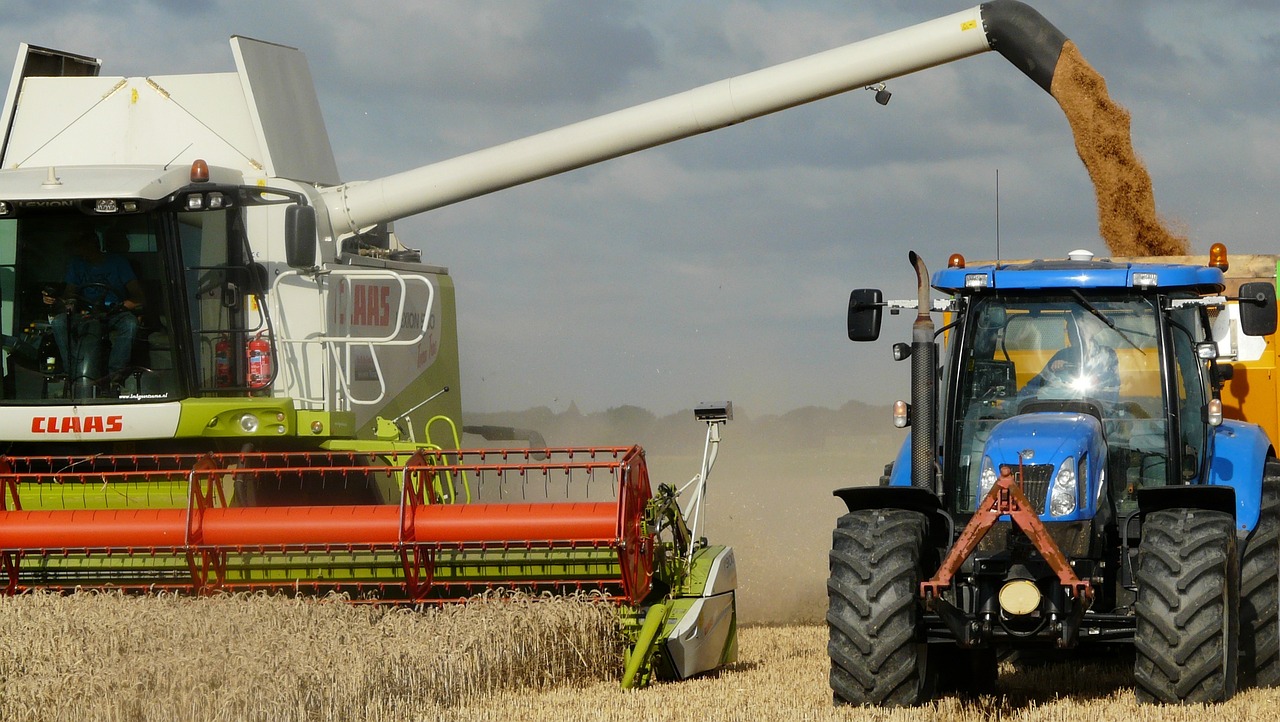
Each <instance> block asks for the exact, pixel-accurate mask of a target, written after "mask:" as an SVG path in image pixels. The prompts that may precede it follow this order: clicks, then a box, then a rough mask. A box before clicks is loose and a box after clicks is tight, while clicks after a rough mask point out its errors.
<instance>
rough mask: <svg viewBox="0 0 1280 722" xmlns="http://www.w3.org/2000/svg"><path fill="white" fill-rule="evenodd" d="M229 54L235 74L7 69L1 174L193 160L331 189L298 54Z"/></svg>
mask: <svg viewBox="0 0 1280 722" xmlns="http://www.w3.org/2000/svg"><path fill="white" fill-rule="evenodd" d="M231 49H232V53H233V55H234V56H235V63H236V72H234V73H201V74H196V75H154V76H147V77H134V78H123V77H97V76H95V75H92V74H86V73H80V74H79V77H73V76H54V75H52V74H46V75H32V74H30V73H28V74H27V75H25V76H23V75H21V72H20V71H15V78H20V79H21V83H20V84H18V83H13V84H12V85H13V86H17V91H16V94H15V92H14V90H13V87H11V88H10V96H11V97H10V104H9V106H8V109H9V111H10V113H11V121H10V123H9V125H8V128H9V135H8V137H7V139H6V142H5V147H4V155H3V159H2V162H3V167H4V168H5V169H13V168H32V167H48V166H53V167H55V168H61V167H66V166H87V165H97V166H123V165H138V166H143V165H149V166H162V167H181V166H188V167H189V166H190V165H191V162H192V161H193V160H195V159H197V158H202V159H204V160H205V161H207V162H208V163H209V165H211V166H221V167H224V168H230V169H234V170H237V171H239V172H240V173H242V174H243V175H244V177H246V178H261V177H266V178H289V179H292V180H297V181H301V182H307V183H316V184H321V185H326V184H332V183H336V182H338V171H337V164H336V163H335V162H334V159H333V151H332V149H331V148H330V145H329V138H328V134H327V133H326V131H325V127H324V120H323V119H322V118H321V117H320V104H319V102H318V101H317V100H316V94H315V88H314V87H313V85H312V81H311V71H310V70H309V68H308V66H307V61H306V58H305V57H304V56H303V54H302V53H301V51H298V50H296V49H294V48H289V47H285V46H283V45H274V44H271V43H264V42H260V41H257V40H251V39H249V38H240V37H233V38H232V39H231ZM25 50H27V48H25V47H24V51H25ZM49 52H55V53H56V51H49ZM63 56H66V54H63ZM23 58H24V55H23V54H21V53H20V55H19V64H20V65H22V64H24V61H23ZM95 62H96V61H95ZM95 68H96V66H95Z"/></svg>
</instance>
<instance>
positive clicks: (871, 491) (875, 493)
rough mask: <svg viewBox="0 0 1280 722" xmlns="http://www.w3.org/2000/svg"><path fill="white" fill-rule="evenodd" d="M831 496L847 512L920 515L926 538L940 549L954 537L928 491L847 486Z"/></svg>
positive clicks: (951, 524)
mask: <svg viewBox="0 0 1280 722" xmlns="http://www.w3.org/2000/svg"><path fill="white" fill-rule="evenodd" d="M908 448H910V447H908ZM896 466H897V465H896V464H895V467H896ZM832 494H833V495H835V496H837V497H839V498H840V500H841V501H843V502H844V505H845V506H846V507H848V509H849V511H851V512H853V511H862V510H865V509H903V510H905V511H914V512H918V513H920V514H923V515H924V517H925V519H927V520H928V522H929V538H930V540H931V541H932V542H933V545H934V546H935V547H938V548H940V549H945V548H946V547H948V546H950V545H951V540H952V538H954V535H955V534H954V532H955V524H954V522H952V520H951V516H950V515H949V514H947V512H946V511H944V510H943V508H942V502H941V501H939V499H938V496H937V494H934V493H933V492H932V491H930V490H928V489H921V488H919V487H915V486H851V487H845V488H843V489H836V490H835V491H834V492H832Z"/></svg>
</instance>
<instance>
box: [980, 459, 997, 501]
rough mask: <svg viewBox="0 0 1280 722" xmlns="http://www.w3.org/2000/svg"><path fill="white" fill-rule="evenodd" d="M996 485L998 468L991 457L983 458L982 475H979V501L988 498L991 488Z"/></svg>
mask: <svg viewBox="0 0 1280 722" xmlns="http://www.w3.org/2000/svg"><path fill="white" fill-rule="evenodd" d="M995 485H996V467H995V464H992V463H991V457H990V456H983V457H982V473H981V474H979V475H978V501H982V500H983V499H985V498H987V494H990V493H991V487H993V486H995Z"/></svg>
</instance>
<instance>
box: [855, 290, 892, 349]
mask: <svg viewBox="0 0 1280 722" xmlns="http://www.w3.org/2000/svg"><path fill="white" fill-rule="evenodd" d="M883 308H884V294H882V293H881V292H880V289H878V288H859V289H858V290H856V291H854V292H852V293H850V294H849V340H850V341H875V340H876V339H878V338H880V314H881V309H883Z"/></svg>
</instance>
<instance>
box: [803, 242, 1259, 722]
mask: <svg viewBox="0 0 1280 722" xmlns="http://www.w3.org/2000/svg"><path fill="white" fill-rule="evenodd" d="M911 261H912V264H913V265H914V266H915V270H916V274H917V279H918V285H919V293H918V296H919V297H918V299H916V300H915V301H900V302H894V301H890V302H886V301H884V300H883V297H882V294H881V292H880V291H879V290H874V289H862V290H857V291H854V292H853V293H852V294H851V297H850V304H849V337H850V338H851V339H852V340H855V341H873V340H876V339H877V338H878V336H879V332H880V322H881V316H882V313H883V311H884V309H886V308H887V309H889V311H890V313H896V312H897V311H899V310H900V309H904V308H914V309H916V311H917V316H916V321H915V323H914V325H913V329H912V341H911V343H910V344H906V343H899V344H895V345H894V347H893V351H894V357H895V359H897V360H903V359H907V358H909V359H910V360H911V375H912V392H911V403H910V404H908V403H906V402H903V401H899V402H897V404H895V407H894V417H895V423H896V424H897V425H898V426H904V427H905V426H909V427H910V431H909V435H908V437H907V439H906V441H905V443H904V445H903V447H902V450H901V451H900V452H899V454H898V456H897V458H896V460H895V461H894V462H893V463H892V464H890V465H888V466H887V467H886V471H885V475H884V477H883V478H881V480H880V484H879V485H878V486H859V487H852V488H846V489H840V490H838V491H836V492H835V494H836V496H838V497H840V499H842V500H843V501H844V502H845V504H846V505H847V507H848V513H846V514H844V515H843V516H842V517H841V518H840V519H839V522H838V524H837V526H836V528H835V531H834V533H833V543H832V549H831V553H830V578H829V581H828V595H829V609H828V613H827V622H828V626H829V630H830V641H829V645H828V650H829V654H830V657H831V675H830V681H831V688H832V691H833V693H834V699H835V702H836V703H837V704H841V703H845V704H872V705H888V706H893V705H912V704H919V703H921V702H923V701H926V700H928V699H930V698H932V697H933V696H935V695H938V694H941V693H944V692H946V691H949V690H960V691H970V692H981V691H986V690H991V689H992V688H993V687H994V686H995V685H996V683H997V664H998V660H1000V659H1002V658H1004V657H1006V656H1007V654H1008V653H1009V652H1015V651H1016V652H1019V653H1022V654H1025V655H1026V656H1032V655H1035V654H1036V653H1037V650H1039V651H1052V653H1053V654H1064V653H1069V652H1063V651H1062V650H1079V651H1082V652H1083V651H1086V650H1088V649H1089V648H1092V649H1095V650H1105V649H1106V646H1107V645H1132V646H1133V650H1134V659H1135V663H1134V678H1135V689H1136V695H1137V697H1138V699H1139V700H1140V701H1143V702H1156V703H1161V702H1175V703H1176V702H1214V701H1221V700H1225V699H1228V698H1229V697H1231V696H1232V694H1233V693H1234V692H1235V690H1236V688H1237V685H1238V684H1239V685H1258V686H1270V685H1275V684H1277V683H1280V629H1278V627H1280V578H1278V573H1277V570H1278V567H1280V462H1278V461H1277V459H1276V454H1275V448H1274V447H1273V444H1272V442H1271V440H1270V439H1268V437H1267V434H1266V433H1265V431H1264V430H1263V429H1262V428H1260V427H1258V426H1256V425H1253V424H1249V423H1244V422H1242V421H1237V420H1230V419H1224V418H1223V413H1222V401H1221V398H1220V394H1219V391H1220V389H1221V387H1222V384H1223V383H1224V381H1225V380H1226V379H1227V378H1229V376H1230V371H1231V367H1230V366H1229V365H1228V364H1224V363H1219V344H1218V343H1217V342H1216V341H1215V339H1214V333H1213V329H1214V328H1215V320H1216V319H1217V318H1218V317H1219V316H1220V315H1221V316H1223V317H1224V318H1226V317H1227V316H1229V317H1230V318H1231V319H1234V320H1233V321H1232V322H1231V323H1229V324H1226V325H1227V326H1229V327H1231V328H1233V329H1235V332H1236V333H1243V334H1245V335H1248V336H1266V335H1270V334H1273V333H1274V332H1275V328H1276V289H1275V283H1274V282H1271V283H1268V282H1260V283H1245V284H1243V285H1241V286H1240V287H1239V289H1238V291H1237V292H1235V293H1231V294H1226V293H1224V291H1225V289H1226V287H1227V286H1226V283H1225V282H1224V271H1225V269H1226V267H1227V263H1226V252H1225V249H1224V248H1222V247H1221V246H1220V245H1215V248H1214V249H1213V252H1212V253H1211V256H1210V261H1209V264H1208V265H1201V266H1193V265H1179V264H1172V263H1143V262H1133V261H1119V260H1115V261H1113V260H1106V259H1095V258H1094V257H1093V256H1092V254H1089V253H1088V252H1083V251H1077V252H1073V253H1072V254H1070V257H1069V258H1067V259H1062V260H1037V261H1031V262H1016V263H995V264H985V265H975V266H967V265H966V263H965V261H964V259H963V258H962V257H960V256H958V255H957V256H953V257H952V258H951V260H950V262H949V263H948V267H947V268H946V269H944V270H942V271H940V272H938V273H936V274H935V275H934V276H933V277H932V280H931V282H930V278H929V274H928V271H927V270H926V268H925V265H924V262H923V261H922V260H921V259H920V258H919V257H918V256H917V255H916V254H915V253H912V254H911ZM930 285H932V286H933V288H935V289H937V290H938V291H940V292H942V293H943V294H945V295H946V298H945V299H942V300H936V301H935V300H931V299H930V292H929V286H930ZM938 312H942V313H945V314H946V316H945V319H946V322H945V325H943V326H942V327H941V329H938V328H935V324H934V322H933V320H932V314H934V313H938ZM1221 326H1222V324H1219V325H1218V327H1221ZM943 332H945V336H943ZM940 336H941V337H942V338H943V342H942V343H939V341H938V339H939V337H940Z"/></svg>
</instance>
